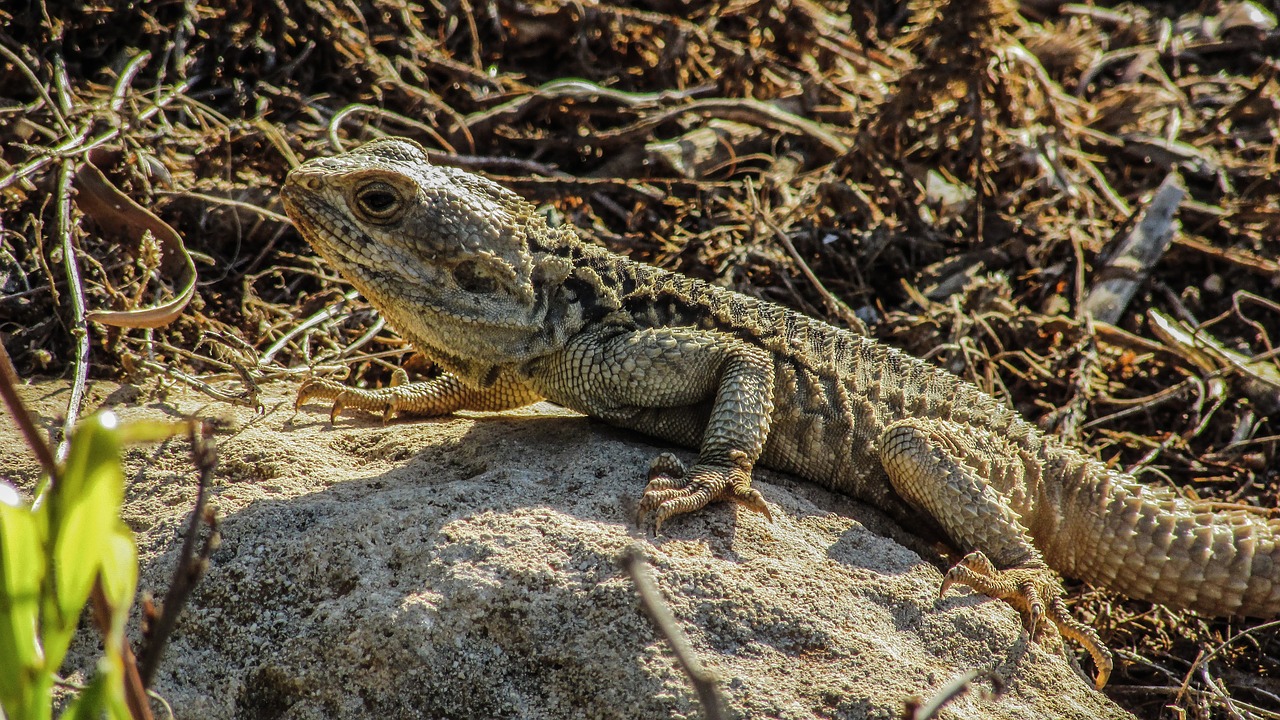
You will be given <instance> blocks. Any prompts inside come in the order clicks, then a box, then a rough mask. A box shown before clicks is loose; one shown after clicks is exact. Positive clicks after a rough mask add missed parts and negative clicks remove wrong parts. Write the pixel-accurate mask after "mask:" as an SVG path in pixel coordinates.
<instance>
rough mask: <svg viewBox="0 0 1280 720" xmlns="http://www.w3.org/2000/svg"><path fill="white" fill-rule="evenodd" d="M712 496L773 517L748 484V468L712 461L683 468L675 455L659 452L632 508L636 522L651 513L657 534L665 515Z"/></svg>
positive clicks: (692, 507)
mask: <svg viewBox="0 0 1280 720" xmlns="http://www.w3.org/2000/svg"><path fill="white" fill-rule="evenodd" d="M714 500H732V501H733V502H736V503H738V504H739V505H742V506H744V507H746V508H747V509H749V510H754V511H755V512H758V513H761V514H763V515H764V516H765V518H766V519H768V520H769V521H771V522H772V520H773V515H772V514H771V513H770V512H769V506H768V504H767V503H765V501H764V496H763V495H761V494H760V492H759V491H758V490H755V489H753V488H752V487H751V473H750V471H748V470H744V469H742V468H740V467H737V466H729V467H721V466H715V465H694V467H693V469H691V470H686V469H685V466H684V463H682V462H680V459H679V458H677V457H676V456H675V455H672V454H671V453H662V454H661V455H659V456H658V457H656V458H654V460H653V462H652V463H651V464H650V465H649V482H648V484H647V485H646V486H645V489H644V493H643V494H642V495H641V497H640V505H639V507H637V508H636V524H637V525H641V524H643V522H644V519H645V517H646V516H648V515H649V514H651V513H652V514H653V531H654V534H657V533H658V532H659V531H660V530H661V528H662V523H663V522H664V521H665V520H667V519H668V518H671V517H673V516H675V515H682V514H684V513H688V512H693V511H695V510H700V509H702V508H703V507H705V506H706V505H707V503H709V502H712V501H714Z"/></svg>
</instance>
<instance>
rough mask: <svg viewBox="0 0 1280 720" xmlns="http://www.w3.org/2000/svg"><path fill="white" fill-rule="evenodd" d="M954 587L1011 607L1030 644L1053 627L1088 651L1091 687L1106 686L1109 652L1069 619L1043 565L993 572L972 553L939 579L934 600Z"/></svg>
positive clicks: (1055, 583)
mask: <svg viewBox="0 0 1280 720" xmlns="http://www.w3.org/2000/svg"><path fill="white" fill-rule="evenodd" d="M954 584H960V585H966V586H968V587H970V588H972V589H974V590H976V591H977V592H980V593H982V594H983V595H987V596H990V597H993V598H996V599H998V600H1003V601H1005V602H1006V603H1008V604H1009V605H1011V606H1013V609H1015V610H1017V611H1018V613H1019V614H1020V615H1022V617H1023V621H1024V623H1025V627H1026V629H1027V634H1028V635H1029V636H1030V637H1031V638H1032V639H1033V640H1035V639H1037V637H1038V636H1039V635H1040V632H1041V631H1042V630H1043V629H1045V628H1048V627H1053V628H1056V629H1057V631H1058V633H1060V634H1061V635H1062V636H1063V637H1065V638H1069V639H1071V640H1073V641H1075V642H1077V643H1079V644H1080V646H1081V647H1083V648H1084V649H1085V650H1086V651H1088V653H1089V655H1090V657H1092V658H1093V664H1094V666H1095V667H1096V668H1097V669H1098V675H1097V677H1096V678H1095V680H1094V684H1095V686H1096V687H1097V688H1098V689H1099V690H1101V689H1102V687H1103V686H1104V685H1106V684H1107V680H1108V679H1109V678H1110V677H1111V669H1112V667H1113V666H1114V663H1113V661H1112V658H1111V651H1110V650H1108V649H1107V648H1106V646H1105V645H1103V644H1102V638H1100V637H1099V636H1098V633H1097V632H1096V631H1095V630H1094V629H1093V628H1091V627H1089V626H1088V625H1085V624H1083V623H1081V622H1079V621H1077V620H1076V619H1075V618H1073V617H1071V614H1070V613H1069V612H1068V611H1067V605H1066V603H1064V602H1063V600H1062V596H1063V594H1064V593H1063V590H1062V583H1061V582H1060V581H1059V580H1058V578H1057V576H1055V575H1054V574H1053V571H1051V570H1049V568H1047V567H1045V566H1044V565H1043V564H1040V563H1028V564H1026V565H1023V566H1021V567H1014V568H1008V569H1006V570H997V569H996V567H995V565H993V564H992V563H991V560H989V559H988V558H987V556H986V555H985V554H983V553H982V552H981V551H974V552H971V553H969V554H968V555H966V556H964V558H963V559H961V560H960V562H958V563H956V564H955V565H954V566H952V568H951V569H950V570H948V571H947V574H946V575H944V576H943V578H942V585H941V587H940V588H939V589H938V597H939V598H941V597H942V596H943V595H944V594H945V593H946V592H947V589H948V588H950V587H951V586H952V585H954Z"/></svg>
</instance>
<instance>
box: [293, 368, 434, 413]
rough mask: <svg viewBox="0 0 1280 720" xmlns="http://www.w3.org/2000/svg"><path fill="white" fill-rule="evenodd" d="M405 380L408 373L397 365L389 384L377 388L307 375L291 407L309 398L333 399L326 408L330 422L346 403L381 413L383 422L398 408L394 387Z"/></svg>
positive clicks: (295, 406)
mask: <svg viewBox="0 0 1280 720" xmlns="http://www.w3.org/2000/svg"><path fill="white" fill-rule="evenodd" d="M408 380H409V375H408V374H407V373H406V372H405V371H404V370H402V369H400V368H396V370H395V372H394V373H393V374H392V375H391V387H386V388H381V389H378V390H362V389H360V388H353V387H347V386H346V385H343V384H341V383H337V382H334V381H332V380H329V379H328V378H319V377H313V378H307V380H306V381H305V382H303V383H302V385H301V386H299V387H298V397H297V398H296V399H295V400H294V401H293V409H294V410H297V409H299V408H301V407H302V405H303V403H305V402H307V401H308V400H313V399H317V398H318V399H320V400H332V401H333V406H332V407H330V408H329V422H331V423H332V422H335V421H336V420H337V419H338V416H339V415H341V414H342V411H343V410H345V409H346V408H348V407H352V408H356V409H357V410H367V411H369V412H372V413H375V414H381V415H382V422H383V423H386V422H387V421H388V420H390V419H391V416H392V415H393V414H395V412H396V411H397V410H398V409H399V403H398V402H397V400H399V398H400V393H398V392H397V390H396V387H397V386H399V385H402V384H405V383H407V382H408Z"/></svg>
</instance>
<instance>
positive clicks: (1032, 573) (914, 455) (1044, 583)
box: [880, 418, 1112, 688]
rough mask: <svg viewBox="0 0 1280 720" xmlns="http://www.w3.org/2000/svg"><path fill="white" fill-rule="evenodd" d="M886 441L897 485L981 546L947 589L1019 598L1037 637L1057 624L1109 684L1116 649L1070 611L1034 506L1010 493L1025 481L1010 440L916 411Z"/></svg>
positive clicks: (970, 544) (953, 533) (1017, 604)
mask: <svg viewBox="0 0 1280 720" xmlns="http://www.w3.org/2000/svg"><path fill="white" fill-rule="evenodd" d="M880 447H881V451H880V460H881V464H882V465H883V466H884V469H885V473H886V474H887V475H888V476H889V481H890V483H891V484H892V485H893V488H894V490H896V491H897V492H898V494H899V495H901V496H902V497H903V498H904V499H905V500H907V502H909V503H911V504H912V505H913V506H915V507H916V508H918V509H920V510H922V511H924V512H926V513H928V514H929V515H930V516H931V517H932V518H933V519H934V520H935V521H937V523H938V524H939V525H941V526H942V528H943V530H944V531H945V532H946V533H947V535H948V536H949V537H950V538H951V540H952V542H954V543H955V544H957V545H959V546H960V547H961V548H965V549H970V550H972V551H973V552H970V553H969V554H968V555H967V556H966V557H965V558H964V559H962V560H961V561H960V562H959V563H957V564H956V565H955V567H952V568H951V569H950V570H949V571H947V574H946V576H945V577H944V578H943V581H942V585H941V588H940V590H939V596H941V595H942V594H943V593H945V592H946V591H947V589H948V588H950V587H951V586H952V585H956V584H959V585H966V586H968V587H970V588H972V589H973V590H975V591H977V592H980V593H982V594H984V595H987V596H990V597H993V598H997V599H1000V600H1003V601H1004V602H1006V603H1008V604H1009V605H1011V606H1012V607H1013V608H1014V609H1015V610H1017V611H1018V612H1019V614H1021V615H1022V616H1023V618H1024V619H1025V622H1026V627H1027V629H1028V632H1029V633H1030V634H1031V636H1032V637H1033V638H1034V637H1036V636H1037V635H1038V633H1039V630H1040V629H1042V628H1044V627H1048V626H1050V625H1051V626H1053V627H1054V628H1056V629H1057V631H1058V632H1059V633H1061V634H1062V636H1063V637H1066V638H1069V639H1071V640H1073V641H1075V642H1077V643H1079V644H1080V645H1081V646H1083V647H1084V648H1085V650H1087V651H1088V652H1089V655H1090V656H1092V658H1093V661H1094V664H1095V665H1096V666H1097V669H1098V675H1097V678H1096V685H1097V686H1098V687H1099V688H1101V687H1102V686H1103V685H1104V684H1105V683H1106V682H1107V679H1108V678H1109V677H1110V674H1111V668H1112V660H1111V653H1110V651H1108V650H1107V648H1106V647H1105V646H1104V645H1103V644H1102V640H1101V638H1099V637H1098V634H1097V633H1096V632H1094V630H1093V629H1092V628H1090V627H1088V626H1087V625H1084V624H1082V623H1080V622H1078V621H1077V620H1075V619H1074V618H1072V617H1071V615H1070V614H1069V613H1068V611H1067V609H1066V604H1065V603H1064V602H1063V600H1062V597H1063V595H1064V594H1065V593H1064V591H1063V589H1062V582H1061V581H1060V580H1059V579H1058V576H1057V575H1056V574H1055V573H1054V572H1053V571H1052V570H1051V569H1049V567H1048V566H1047V565H1045V563H1044V560H1043V558H1042V557H1041V555H1040V553H1039V551H1038V550H1036V548H1035V547H1034V545H1032V541H1031V537H1030V534H1029V532H1028V530H1027V528H1026V527H1025V526H1024V525H1023V524H1022V517H1021V515H1020V514H1019V511H1018V509H1016V507H1017V508H1021V509H1022V510H1023V511H1026V510H1028V508H1027V503H1026V501H1025V499H1024V500H1023V501H1022V502H1021V503H1015V502H1013V501H1012V500H1011V498H1010V494H1011V493H1010V492H1009V490H1010V489H1017V488H1019V487H1021V486H1022V485H1024V484H1025V480H1023V479H1020V475H1019V465H1020V460H1019V458H1018V456H1017V453H1016V452H1015V450H1014V449H1013V448H1012V447H1011V446H1010V444H1008V443H1005V442H1002V441H1001V440H1000V439H999V438H996V437H994V436H988V434H984V433H982V432H980V431H977V430H975V429H974V428H971V427H966V426H962V425H959V424H957V423H953V422H948V421H939V420H928V419H921V418H912V419H907V420H901V421H898V422H896V423H893V424H891V425H889V426H888V427H887V428H886V429H885V431H884V433H883V434H882V436H881V445H880ZM998 488H1002V489H1005V492H1002V491H1001V489H998ZM992 558H994V562H993V560H992ZM997 566H998V567H997Z"/></svg>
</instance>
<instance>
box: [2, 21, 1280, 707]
mask: <svg viewBox="0 0 1280 720" xmlns="http://www.w3.org/2000/svg"><path fill="white" fill-rule="evenodd" d="M1277 11H1280V7H1278V3H1277V2H1275V0H1269V1H1267V2H1210V1H1205V2H1168V3H1151V4H1143V5H1136V4H1112V3H1103V4H1088V5H1086V4H1064V3H1060V2H1051V1H1046V0H1027V1H1026V2H1022V3H1011V2H996V1H987V2H962V1H960V0H955V1H953V2H917V3H903V2H891V1H889V0H883V1H881V0H871V1H869V2H854V3H836V2H819V1H815V0H783V1H781V2H765V1H762V2H751V1H749V0H741V1H737V0H729V1H725V2H701V1H700V0H686V1H683V2H677V1H675V0H653V1H652V2H645V3H634V4H622V3H617V4H614V3H607V2H603V3H590V4H589V3H558V2H533V3H521V2H508V1H506V0H496V1H495V2H488V3H474V2H470V1H469V0H457V1H456V2H455V1H454V0H436V1H433V2H427V3H420V4H416V5H415V4H409V3H405V2H403V0H352V2H342V3H339V2H332V1H330V0H277V1H272V0H233V1H232V2H229V3H203V2H201V1H200V0H191V1H190V2H184V3H145V2H144V3H123V2H109V1H105V0H99V1H97V2H89V3H71V2H49V1H46V2H20V3H16V4H15V3H11V4H6V5H4V6H0V66H2V70H0V340H2V341H3V345H4V348H5V350H6V351H7V352H8V354H9V355H10V356H11V357H12V359H13V361H14V363H15V365H16V367H17V369H18V371H19V373H20V375H21V376H22V377H23V378H24V379H25V380H38V379H50V378H62V379H66V380H67V381H69V382H70V383H71V385H72V387H82V386H83V385H84V383H85V382H86V379H87V378H92V379H102V380H115V381H126V382H138V383H143V382H149V381H151V380H153V379H155V378H164V379H165V380H166V381H168V382H176V383H181V384H183V385H184V386H185V387H189V388H192V389H194V390H196V391H199V392H203V393H205V394H206V397H208V398H209V402H210V406H211V407H216V406H217V405H218V404H220V403H230V404H237V405H240V406H247V407H252V406H254V405H256V404H257V403H258V402H260V399H261V396H262V393H261V391H260V390H259V388H260V387H261V386H263V384H264V383H269V382H272V381H287V382H296V381H297V379H299V378H301V377H304V376H305V375H306V374H307V373H310V372H323V373H335V372H337V371H339V370H340V369H342V368H349V369H350V371H351V381H352V382H357V383H362V384H366V385H370V386H372V385H378V384H385V383H386V382H388V380H389V375H390V368H391V367H393V366H396V365H407V366H408V367H409V368H410V369H411V370H412V371H415V372H430V368H429V367H428V366H427V363H425V362H423V361H422V360H421V359H420V358H418V357H416V356H413V355H412V352H411V349H410V348H407V347H406V346H405V345H404V343H403V342H401V341H400V340H399V339H398V337H397V336H396V335H395V333H394V331H393V330H392V329H390V328H385V327H383V326H382V325H381V324H380V323H379V321H378V320H377V317H376V315H375V314H374V313H373V312H372V311H371V310H370V309H369V308H368V307H367V306H366V305H365V304H363V302H362V300H361V299H360V298H359V297H358V296H357V295H355V294H354V293H352V292H350V291H349V287H348V286H347V285H346V284H345V283H344V282H343V281H342V280H341V279H340V278H337V277H335V276H334V274H333V272H332V270H331V269H330V268H327V267H325V266H324V264H323V263H321V262H319V261H318V260H317V259H316V258H315V257H314V255H313V254H312V253H311V251H310V249H309V248H307V247H306V245H305V243H304V242H303V241H302V240H301V239H300V238H299V236H298V235H297V234H296V233H295V232H294V231H293V229H292V228H291V227H290V226H289V224H288V222H287V220H286V219H285V218H284V217H283V216H282V214H281V213H282V210H281V207H280V204H279V201H278V198H277V196H276V193H277V189H278V187H279V184H280V182H281V180H282V178H283V177H284V174H285V173H286V172H287V171H288V169H289V168H290V167H292V166H293V165H295V164H296V163H297V162H299V161H301V160H302V159H305V158H308V157H312V156H316V155H321V154H331V153H333V152H336V151H338V150H339V149H342V148H348V147H351V146H352V145H354V144H356V143H358V142H360V141H362V140H366V139H370V138H373V137H378V136H381V135H407V136H410V137H413V138H414V139H416V140H418V141H419V142H421V143H423V144H424V145H425V146H427V147H428V148H430V149H431V150H432V152H433V159H434V161H436V162H439V163H442V164H450V165H456V166H459V167H464V168H467V169H469V170H473V171H476V172H482V173H484V174H486V175H489V176H492V177H495V178H497V179H499V180H500V181H501V182H503V183H504V184H507V185H508V186H510V187H511V188H513V189H514V190H516V191H518V192H520V193H521V194H523V195H525V196H526V197H529V198H530V199H531V200H533V201H534V202H536V203H538V204H540V205H545V206H547V208H548V212H553V213H556V214H558V215H559V216H560V217H562V218H563V219H564V220H565V221H566V222H570V223H573V224H574V225H576V226H577V227H579V228H582V229H583V231H584V234H585V235H586V236H587V237H589V238H591V239H592V240H593V241H596V242H600V243H602V244H604V245H606V246H609V247H611V248H613V249H615V250H618V251H621V252H625V253H628V254H630V255H631V256H632V257H635V258H636V259H639V260H642V261H645V262H651V263H654V264H657V265H661V266H663V267H668V268H671V269H675V270H679V271H682V272H686V273H689V274H692V275H696V276H699V277H702V278H705V279H707V280H710V281H712V282H716V283H718V284H721V285H725V286H728V287H732V288H735V289H738V290H741V291H743V292H747V293H750V294H753V295H756V296H759V297H763V298H767V299H769V300H773V301H776V302H780V303H783V304H786V305H788V306H790V307H794V308H797V309H799V310H802V311H804V312H807V313H810V314H812V315H815V316H819V317H822V318H824V319H828V320H830V321H831V322H834V323H837V324H841V325H846V326H850V327H859V326H861V325H863V324H865V326H866V327H867V331H868V332H869V333H870V334H872V335H873V336H875V337H877V338H880V339H882V340H884V341H886V342H888V343H891V344H893V345H895V346H897V347H900V348H903V349H906V350H908V351H910V352H912V353H914V354H916V355H919V356H922V357H925V358H927V359H929V360H930V361H932V362H935V363H937V364H939V365H940V366H942V367H945V368H947V369H949V370H951V371H953V372H956V373H958V374H960V375H962V376H963V377H966V378H967V379H969V380H971V381H973V382H975V383H977V384H978V385H980V386H982V387H983V388H984V389H986V390H988V391H989V392H992V393H993V394H995V395H997V396H999V397H1001V398H1003V399H1005V400H1006V401H1007V402H1009V403H1010V404H1011V405H1012V406H1013V407H1015V408H1017V409H1018V410H1019V411H1021V412H1023V413H1024V414H1025V415H1026V416H1027V417H1028V418H1030V419H1032V420H1033V421H1035V422H1037V423H1039V424H1040V425H1041V427H1043V428H1045V429H1046V430H1050V431H1053V432H1057V433H1060V434H1063V435H1065V436H1066V437H1068V438H1071V439H1072V440H1074V441H1077V442H1079V443H1080V444H1082V445H1083V446H1085V447H1087V448H1089V449H1090V451H1091V452H1093V453H1094V454H1095V455H1096V456H1097V457H1099V458H1101V459H1103V460H1105V461H1107V462H1108V463H1111V464H1113V465H1115V466H1116V467H1120V468H1123V469H1126V470H1129V471H1132V472H1135V473H1137V474H1139V475H1140V476H1141V477H1142V478H1143V480H1144V481H1145V482H1151V483H1161V484H1168V485H1170V486H1172V487H1175V488H1177V489H1178V490H1179V492H1183V493H1186V494H1188V495H1194V496H1198V497H1203V498H1209V499H1214V500H1219V501H1222V502H1231V503H1246V504H1249V505H1253V506H1257V507H1261V508H1265V509H1268V510H1274V509H1275V508H1276V507H1277V506H1278V505H1280V462H1277V451H1278V441H1280V421H1278V420H1277V413H1278V412H1280V379H1278V378H1280V362H1278V361H1277V356H1278V355H1280V353H1278V352H1277V351H1276V350H1275V344H1274V343H1273V342H1272V340H1271V338H1273V337H1276V336H1277V333H1280V303H1278V302H1277V298H1280V289H1278V288H1280V244H1278V241H1277V238H1280V161H1278V160H1277V154H1278V153H1277V151H1278V149H1280V80H1278V79H1277V77H1276V76H1277V71H1278V70H1280V32H1278V31H1277V29H1276V23H1275V15H1276V13H1277ZM95 167H96V168H100V169H101V171H102V173H103V174H102V175H101V176H100V175H98V174H96V173H95V171H94V170H93V168H95ZM112 188H115V189H118V192H120V193H123V196H124V197H127V198H131V199H132V200H133V201H135V202H136V203H137V204H138V207H134V206H130V205H127V204H125V203H124V202H123V201H121V200H120V199H119V196H117V195H114V194H113V192H112ZM144 208H145V209H144ZM144 231H149V233H147V232H144ZM71 395H72V396H74V395H75V393H71ZM81 407H82V404H81V403H79V402H78V401H76V400H70V401H69V402H68V408H67V410H66V411H65V413H66V414H70V415H72V416H74V415H76V414H78V412H79V409H80V408H81ZM12 479H16V480H19V481H22V480H29V478H26V477H18V478H12ZM1071 590H1072V598H1071V600H1072V604H1073V611H1074V612H1075V613H1076V614H1077V615H1078V616H1079V617H1081V618H1084V619H1086V620H1088V621H1089V622H1091V623H1092V624H1093V625H1094V627H1096V628H1097V629H1098V630H1099V632H1100V633H1101V634H1102V636H1103V639H1104V640H1105V641H1106V642H1107V643H1108V645H1109V646H1110V647H1112V648H1113V649H1115V650H1116V651H1117V654H1118V656H1119V657H1120V658H1121V662H1120V663H1119V666H1118V668H1117V672H1116V675H1115V676H1114V678H1113V680H1112V682H1111V685H1110V686H1109V687H1108V688H1107V693H1108V694H1109V695H1110V697H1111V698H1112V699H1114V700H1115V701H1116V702H1117V703H1119V704H1120V705H1121V706H1123V707H1125V708H1127V709H1129V710H1130V711H1132V712H1134V713H1135V714H1137V715H1138V716H1139V717H1144V718H1165V717H1168V718H1181V717H1197V718H1199V717H1204V718H1208V717H1251V718H1252V717H1259V718H1262V717H1277V715H1276V712H1277V710H1276V708H1280V644H1277V642H1278V641H1277V636H1280V633H1276V632H1275V630H1274V628H1270V627H1267V626H1262V625H1260V624H1259V623H1258V622H1257V621H1235V620H1232V621H1227V620H1210V619H1203V618H1197V617H1195V616H1191V615H1187V614H1180V613H1175V612H1171V611H1169V610H1167V609H1165V608H1162V607H1159V606H1152V605H1149V604H1144V603H1137V602H1132V601H1127V600H1125V599H1123V598H1120V597H1117V596H1114V595H1110V594H1107V593H1105V592H1102V591H1098V590H1095V589H1091V588H1088V587H1082V586H1079V585H1073V586H1072V587H1071Z"/></svg>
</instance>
